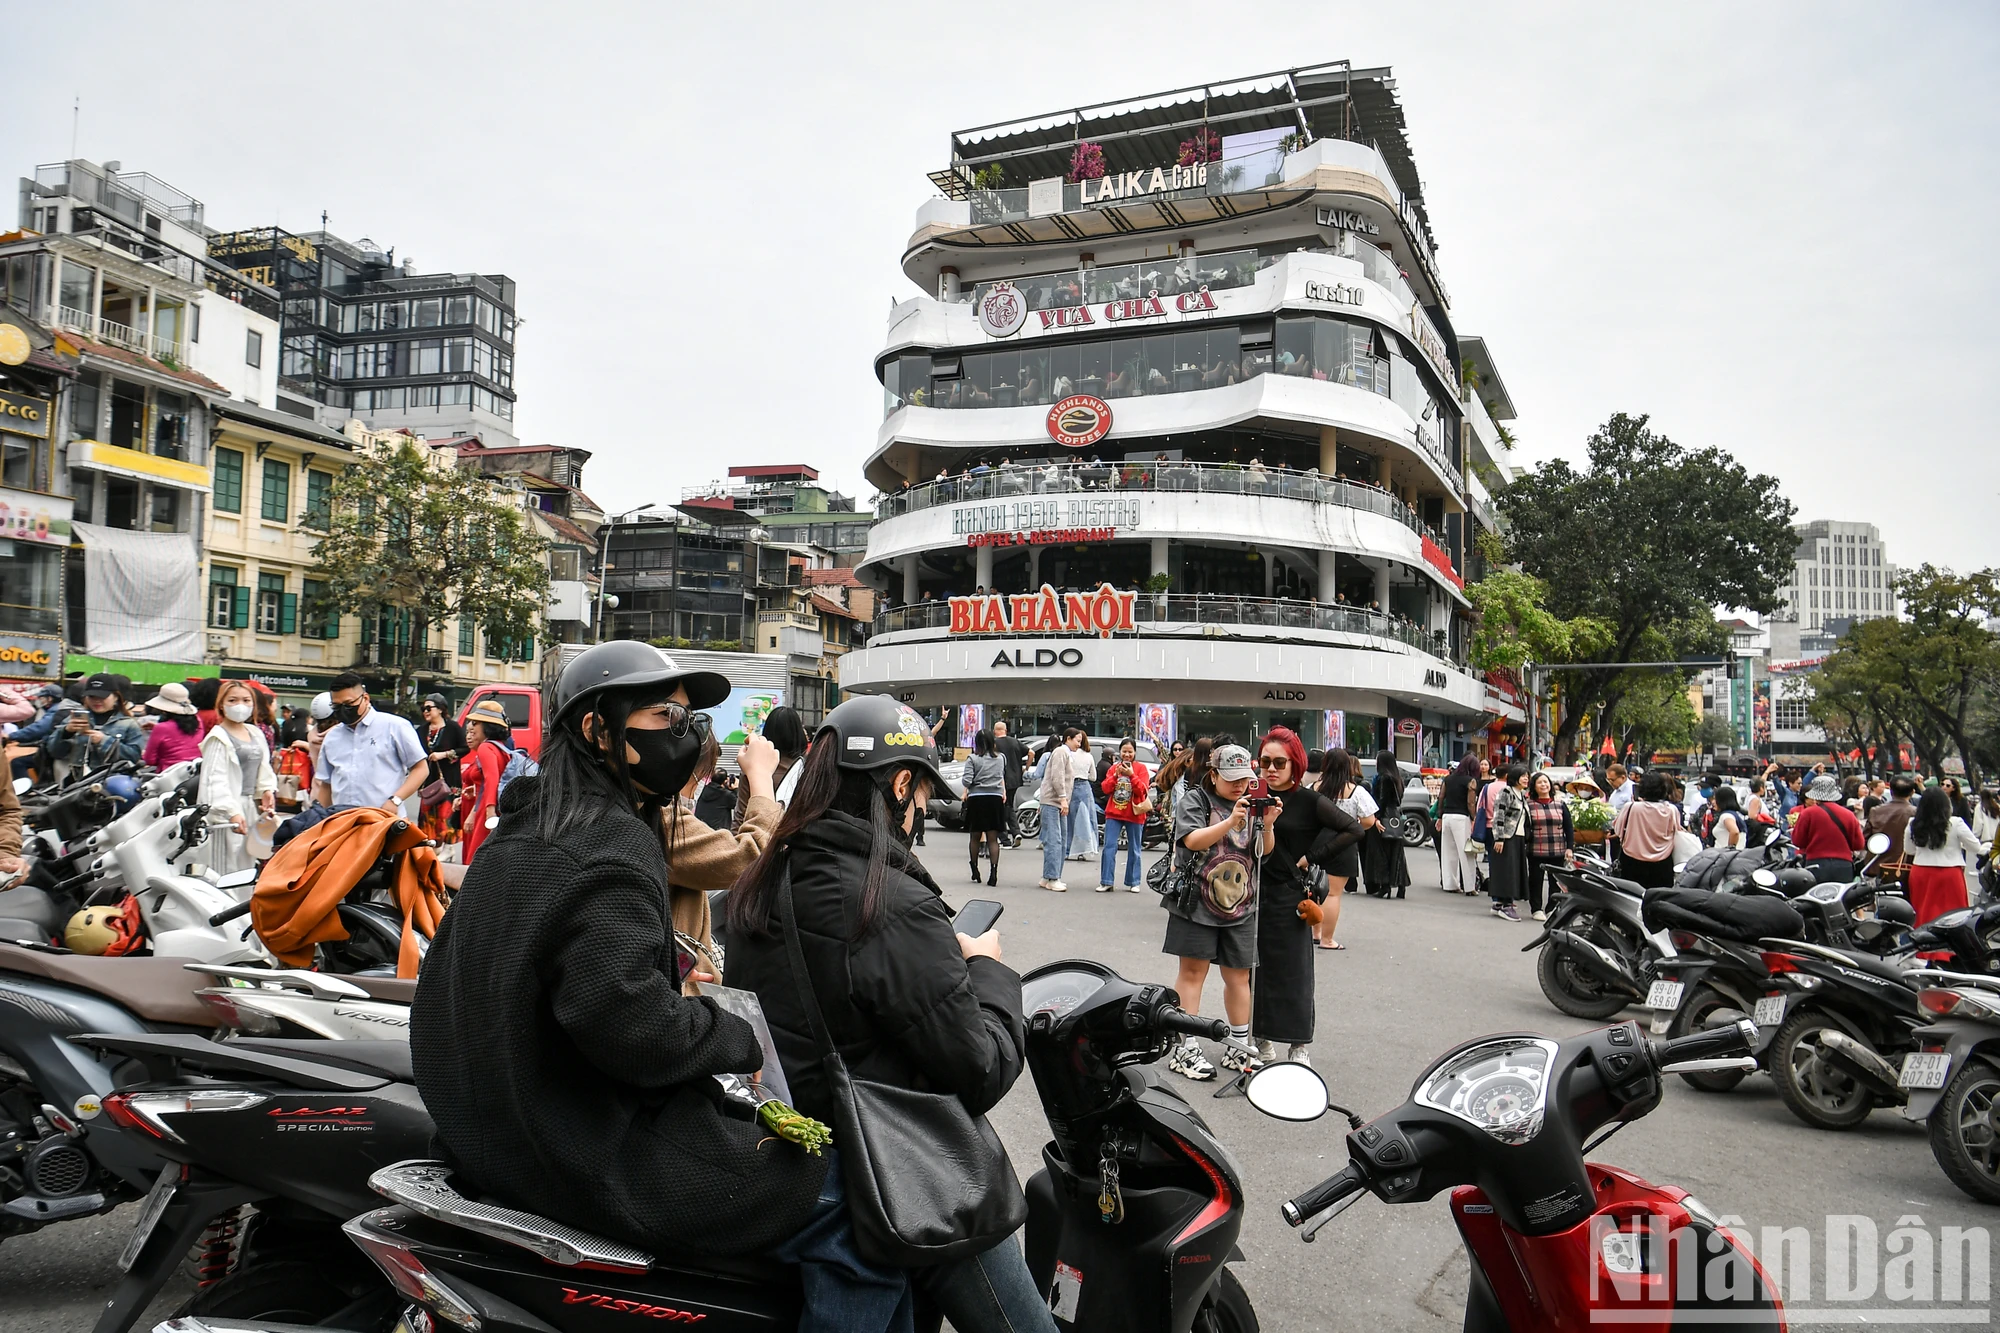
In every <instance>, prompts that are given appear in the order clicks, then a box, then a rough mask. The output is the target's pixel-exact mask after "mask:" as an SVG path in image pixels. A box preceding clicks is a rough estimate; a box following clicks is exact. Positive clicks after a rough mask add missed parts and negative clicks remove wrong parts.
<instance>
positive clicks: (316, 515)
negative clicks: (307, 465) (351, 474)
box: [305, 470, 333, 531]
mask: <svg viewBox="0 0 2000 1333" xmlns="http://www.w3.org/2000/svg"><path fill="white" fill-rule="evenodd" d="M305 525H306V526H307V527H309V528H318V529H320V530H321V531H324V530H325V529H327V528H329V527H331V526H333V474H332V473H331V472H320V471H316V470H308V471H307V473H306V512H305Z"/></svg>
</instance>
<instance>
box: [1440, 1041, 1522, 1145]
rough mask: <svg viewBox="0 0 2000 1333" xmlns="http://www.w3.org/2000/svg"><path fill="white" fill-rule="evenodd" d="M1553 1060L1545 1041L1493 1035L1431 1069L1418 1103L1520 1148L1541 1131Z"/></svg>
mask: <svg viewBox="0 0 2000 1333" xmlns="http://www.w3.org/2000/svg"><path fill="white" fill-rule="evenodd" d="M1555 1056H1556V1044H1555V1043H1554V1042H1552V1041H1550V1040H1548V1039H1547V1038H1546V1037H1495V1038H1494V1039H1493V1040H1491V1041H1484V1042H1480V1043H1478V1044H1477V1045H1474V1046H1470V1047H1467V1048H1466V1049H1464V1050H1462V1051H1459V1052H1458V1053H1457V1054H1456V1055H1454V1056H1452V1057H1451V1058H1450V1059H1449V1060H1446V1061H1445V1062H1444V1063H1443V1064H1441V1065H1439V1066H1438V1067H1437V1068H1436V1069H1434V1070H1432V1071H1431V1072H1430V1073H1429V1074H1428V1075H1426V1076H1425V1078H1424V1080H1423V1083H1422V1084H1421V1085H1420V1086H1419V1087H1418V1089H1417V1094H1416V1100H1417V1101H1419V1102H1421V1103H1423V1104H1424V1105H1425V1106H1429V1107H1432V1108H1434V1109H1436V1110H1439V1111H1444V1112H1446V1113H1447V1114H1450V1115H1454V1116H1456V1117H1458V1118H1459V1119H1460V1120H1463V1121H1465V1122H1466V1123H1467V1124H1470V1125H1474V1126H1477V1127H1478V1128H1480V1129H1482V1130H1485V1131H1486V1132H1487V1133H1488V1134H1490V1135H1492V1136H1493V1137H1494V1138H1495V1139H1497V1140H1499V1141H1500V1142H1501V1143H1505V1144H1509V1145H1516V1146H1518V1145H1520V1144H1523V1143H1527V1142H1528V1141H1529V1140H1531V1139H1533V1138H1534V1137H1535V1135H1537V1134H1539V1133H1541V1130H1542V1117H1543V1115H1544V1114H1545V1112H1546V1111H1547V1109H1548V1096H1549V1071H1550V1069H1551V1068H1553V1067H1554V1062H1555Z"/></svg>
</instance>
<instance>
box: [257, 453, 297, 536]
mask: <svg viewBox="0 0 2000 1333" xmlns="http://www.w3.org/2000/svg"><path fill="white" fill-rule="evenodd" d="M261 513H262V515H263V517H264V518H265V519H267V520H269V521H270V522H273V523H286V522H289V521H290V520H291V517H292V465H291V464H290V463H280V462H278V461H277V460H276V459H272V458H267V459H265V460H264V504H263V508H262V510H261Z"/></svg>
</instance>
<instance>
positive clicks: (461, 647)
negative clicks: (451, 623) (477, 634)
mask: <svg viewBox="0 0 2000 1333" xmlns="http://www.w3.org/2000/svg"><path fill="white" fill-rule="evenodd" d="M473 647H474V644H473V642H472V622H471V621H470V620H466V619H464V618H463V617H460V619H459V622H458V652H459V656H461V657H470V656H472V650H473Z"/></svg>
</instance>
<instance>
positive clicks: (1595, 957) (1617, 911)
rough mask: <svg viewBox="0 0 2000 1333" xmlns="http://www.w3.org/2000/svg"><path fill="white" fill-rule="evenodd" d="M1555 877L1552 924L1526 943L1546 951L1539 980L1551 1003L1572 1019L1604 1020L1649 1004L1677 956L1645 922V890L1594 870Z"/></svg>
mask: <svg viewBox="0 0 2000 1333" xmlns="http://www.w3.org/2000/svg"><path fill="white" fill-rule="evenodd" d="M1550 879H1551V882H1552V883H1553V884H1554V886H1555V890H1556V892H1555V893H1554V895H1553V897H1552V901H1551V902H1550V903H1549V909H1548V911H1549V919H1548V921H1547V922H1546V923H1545V924H1544V927H1543V930H1542V932H1541V934H1539V935H1537V936H1535V938H1533V939H1531V940H1529V941H1528V942H1527V943H1526V944H1524V945H1522V946H1521V952H1522V953H1531V952H1533V951H1534V950H1536V949H1540V950H1541V958H1540V960H1539V961H1538V962H1537V964H1536V968H1535V975H1536V979H1537V980H1539V981H1540V982H1541V986H1542V994H1544V995H1546V996H1547V997H1548V999H1549V1003H1550V1004H1553V1005H1554V1006H1555V1007H1556V1008H1557V1009H1559V1010H1561V1011H1562V1012H1563V1013H1565V1014H1568V1015H1569V1016H1570V1017H1572V1018H1588V1019H1603V1018H1610V1017H1612V1016H1613V1015H1615V1014H1617V1013H1619V1012H1620V1011H1622V1010H1623V1009H1624V1008H1625V1006H1627V1005H1629V1004H1636V1003H1638V1002H1639V1001H1640V1000H1642V999H1645V998H1646V997H1647V995H1648V993H1649V992H1650V990H1651V988H1652V985H1653V983H1654V981H1655V980H1657V973H1658V967H1659V964H1660V962H1661V960H1663V959H1665V958H1667V957H1670V956H1671V955H1672V954H1673V952H1674V950H1673V946H1672V944H1671V943H1669V942H1668V940H1667V938H1666V935H1665V932H1662V931H1653V930H1649V929H1648V928H1647V927H1646V924H1645V922H1644V921H1643V920H1642V919H1641V915H1640V906H1641V903H1642V901H1643V900H1644V898H1645V892H1646V891H1645V889H1643V888H1642V887H1640V886H1639V885H1637V884H1634V883H1633V882H1632V881H1631V880H1628V879H1620V878H1618V877H1617V876H1616V875H1612V874H1608V873H1606V872H1604V871H1602V870H1597V869H1589V868H1578V867H1572V868H1556V869H1554V870H1552V871H1551V872H1550Z"/></svg>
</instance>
